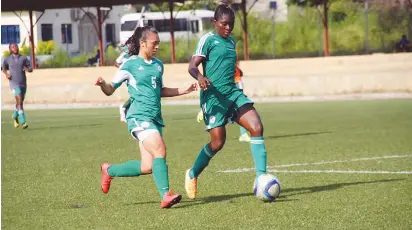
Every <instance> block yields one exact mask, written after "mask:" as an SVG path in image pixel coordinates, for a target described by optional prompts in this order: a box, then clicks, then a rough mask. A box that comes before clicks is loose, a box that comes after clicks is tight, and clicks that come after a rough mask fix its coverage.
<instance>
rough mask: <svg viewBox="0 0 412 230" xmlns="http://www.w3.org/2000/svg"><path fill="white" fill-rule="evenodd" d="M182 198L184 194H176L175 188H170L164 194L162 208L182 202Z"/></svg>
mask: <svg viewBox="0 0 412 230" xmlns="http://www.w3.org/2000/svg"><path fill="white" fill-rule="evenodd" d="M181 199H182V195H180V194H174V193H173V190H171V189H170V190H169V192H167V193H165V195H164V196H163V200H162V202H161V203H160V207H161V208H170V207H172V206H173V205H175V204H177V203H179V202H180V200H181Z"/></svg>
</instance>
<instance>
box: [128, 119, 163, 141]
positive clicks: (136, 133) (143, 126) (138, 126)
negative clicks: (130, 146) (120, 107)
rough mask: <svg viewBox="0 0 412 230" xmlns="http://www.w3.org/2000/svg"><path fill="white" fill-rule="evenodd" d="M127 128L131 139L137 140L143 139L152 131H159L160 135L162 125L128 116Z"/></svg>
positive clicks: (161, 133)
mask: <svg viewBox="0 0 412 230" xmlns="http://www.w3.org/2000/svg"><path fill="white" fill-rule="evenodd" d="M127 128H128V129H129V132H130V134H131V135H132V137H133V139H135V140H138V141H144V139H146V137H148V136H149V135H150V134H152V133H153V132H159V133H160V136H162V135H163V126H162V125H160V124H158V123H157V122H153V121H143V120H142V119H138V118H128V119H127Z"/></svg>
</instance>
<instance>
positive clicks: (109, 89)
mask: <svg viewBox="0 0 412 230" xmlns="http://www.w3.org/2000/svg"><path fill="white" fill-rule="evenodd" d="M96 85H97V86H100V89H101V90H102V92H103V93H104V94H106V96H110V95H112V94H113V93H114V91H116V88H114V87H113V85H112V84H107V82H106V81H105V80H104V79H103V78H102V77H99V78H98V79H97V81H96Z"/></svg>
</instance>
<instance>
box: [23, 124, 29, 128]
mask: <svg viewBox="0 0 412 230" xmlns="http://www.w3.org/2000/svg"><path fill="white" fill-rule="evenodd" d="M21 127H22V128H23V129H27V128H28V127H29V125H28V124H27V123H24V124H23V125H22V126H21Z"/></svg>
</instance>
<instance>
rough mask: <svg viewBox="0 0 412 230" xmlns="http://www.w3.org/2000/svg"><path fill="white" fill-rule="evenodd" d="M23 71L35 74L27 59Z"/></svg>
mask: <svg viewBox="0 0 412 230" xmlns="http://www.w3.org/2000/svg"><path fill="white" fill-rule="evenodd" d="M23 69H24V71H26V72H29V73H31V72H33V67H32V66H31V64H30V61H29V59H27V58H25V60H24V64H23Z"/></svg>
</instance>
